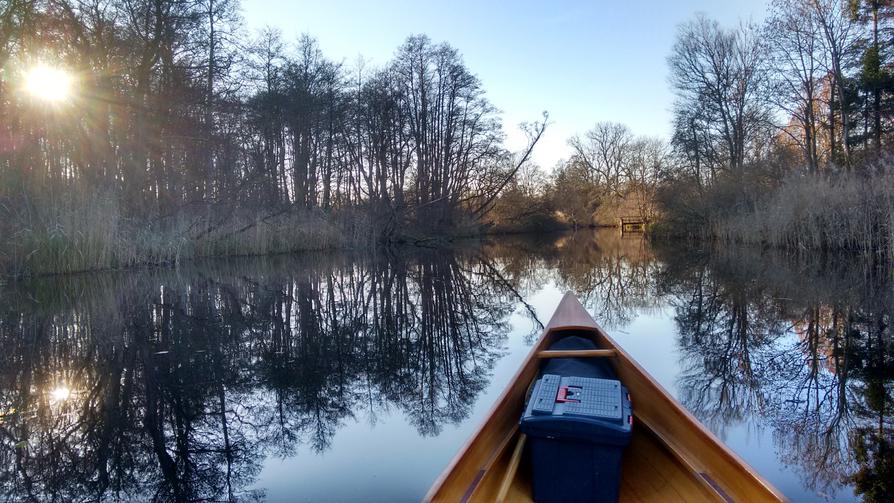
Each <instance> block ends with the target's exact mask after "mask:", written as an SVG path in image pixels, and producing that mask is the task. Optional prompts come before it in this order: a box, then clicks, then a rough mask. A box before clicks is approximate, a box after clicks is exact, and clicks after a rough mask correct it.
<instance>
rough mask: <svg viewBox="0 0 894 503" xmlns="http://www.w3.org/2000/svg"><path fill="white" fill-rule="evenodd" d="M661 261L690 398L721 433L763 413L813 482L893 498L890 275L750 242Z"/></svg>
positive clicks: (790, 460)
mask: <svg viewBox="0 0 894 503" xmlns="http://www.w3.org/2000/svg"><path fill="white" fill-rule="evenodd" d="M663 259H664V262H665V263H666V264H668V266H667V267H666V268H665V269H664V271H663V272H662V277H661V281H660V287H661V290H662V292H663V293H665V294H668V295H669V298H670V299H673V300H672V303H673V304H674V306H675V312H676V315H675V316H676V321H677V324H678V326H679V329H680V335H679V337H680V346H681V352H682V355H683V365H684V370H683V372H682V373H681V376H680V380H679V381H680V382H679V386H680V389H681V394H682V399H683V401H684V403H685V404H686V406H687V407H688V408H690V409H691V410H693V411H694V413H696V415H697V416H698V417H699V418H701V419H702V420H705V421H708V422H711V423H713V426H714V428H715V430H722V429H723V427H724V426H725V425H729V424H732V423H734V422H737V421H740V420H742V419H743V418H745V417H746V416H748V415H754V416H756V417H760V418H762V419H761V421H762V422H764V423H766V424H769V425H770V426H771V427H772V428H773V432H774V440H775V443H776V448H777V452H779V453H780V457H781V460H782V461H783V462H784V463H786V464H789V465H792V466H795V467H797V468H798V469H799V472H800V473H801V474H802V476H803V479H804V484H805V485H806V486H807V487H809V488H811V489H813V490H816V491H819V492H828V491H829V490H832V489H835V488H836V487H838V486H839V485H840V484H841V483H843V482H848V483H853V484H854V486H855V488H856V490H857V491H858V492H860V493H862V494H863V496H864V498H865V499H866V500H867V501H883V500H885V499H884V498H885V496H890V494H891V493H892V491H894V486H892V485H891V484H892V480H894V479H892V477H891V475H894V473H892V463H894V456H892V451H891V449H890V445H891V439H892V431H894V429H892V426H894V425H892V421H891V418H890V417H889V416H890V411H891V406H892V379H894V341H892V335H891V332H890V329H889V324H890V320H891V314H892V309H894V303H892V300H894V299H892V295H891V288H892V285H891V282H890V279H889V278H890V276H889V275H887V274H884V273H882V274H879V271H878V270H877V269H876V268H875V266H872V265H861V264H858V263H853V262H851V261H848V260H842V259H841V258H838V259H837V260H827V261H815V262H811V263H804V262H803V261H802V262H799V263H794V262H789V261H787V260H786V259H785V258H784V257H779V256H774V255H772V254H763V255H761V254H760V253H756V252H748V251H745V250H738V251H734V250H730V251H728V252H725V253H721V254H715V255H712V256H710V257H702V258H701V259H696V260H693V259H692V257H691V256H690V257H680V256H665V257H663ZM833 266H834V267H833Z"/></svg>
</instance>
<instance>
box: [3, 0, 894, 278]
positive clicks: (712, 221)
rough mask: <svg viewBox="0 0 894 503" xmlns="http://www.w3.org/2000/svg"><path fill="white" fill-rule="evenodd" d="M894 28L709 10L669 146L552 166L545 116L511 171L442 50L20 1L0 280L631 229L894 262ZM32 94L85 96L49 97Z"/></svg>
mask: <svg viewBox="0 0 894 503" xmlns="http://www.w3.org/2000/svg"><path fill="white" fill-rule="evenodd" d="M892 20H894V7H892V6H891V5H890V4H889V3H888V2H881V1H857V0H848V1H844V2H843V1H841V0H773V1H772V2H770V4H769V6H768V11H767V13H766V18H765V19H764V20H762V21H761V22H752V21H748V22H746V21H742V22H740V23H739V24H738V25H736V26H724V25H721V24H720V23H718V22H717V21H715V20H712V19H711V18H709V17H707V16H705V15H701V14H698V15H695V16H693V17H692V18H690V20H689V21H687V22H685V23H683V24H681V25H679V26H678V27H677V33H676V39H675V42H674V44H673V45H672V47H670V48H669V50H668V55H667V65H668V67H667V73H668V78H667V81H666V82H664V83H661V84H660V85H667V86H670V88H671V89H672V91H673V93H674V96H675V101H674V103H673V113H672V117H673V123H672V124H671V128H670V131H671V134H670V135H669V137H667V138H663V137H652V136H642V135H638V134H636V133H635V132H634V131H632V130H631V129H630V128H628V127H627V126H625V125H624V124H623V123H622V122H617V121H605V120H603V121H599V122H596V123H595V125H594V126H593V127H592V128H591V129H589V130H588V131H583V132H581V133H580V134H577V135H574V136H572V137H571V138H568V140H567V143H568V146H569V149H570V150H569V152H570V154H569V155H568V157H567V159H564V160H561V161H559V162H558V164H557V165H556V166H538V165H536V164H535V163H534V162H532V161H531V153H532V151H533V149H534V148H535V147H536V144H537V142H538V140H539V139H540V138H541V136H542V135H543V134H544V131H546V130H547V128H548V125H549V115H548V114H547V113H546V112H544V115H543V117H536V118H533V119H536V120H533V121H531V122H530V123H526V124H521V125H520V127H522V128H523V130H524V132H525V133H526V135H527V138H528V144H527V145H526V146H525V147H524V148H522V149H521V150H520V151H517V152H512V151H510V150H509V149H507V147H506V141H505V140H506V131H504V129H503V128H504V126H503V124H502V121H501V114H500V111H499V110H497V109H496V107H495V106H494V105H493V104H492V103H491V102H490V101H489V99H488V97H487V95H486V93H485V89H484V87H483V84H482V83H481V81H480V80H479V79H478V77H477V76H476V74H475V73H474V69H471V68H469V67H467V66H466V64H465V63H464V61H463V58H462V55H461V54H460V53H459V51H458V50H457V49H455V48H454V47H452V46H450V45H449V44H448V43H446V42H439V41H434V40H432V39H430V38H428V37H427V36H425V35H412V36H409V37H408V38H407V39H406V40H405V42H404V43H403V44H402V45H400V46H399V47H397V48H396V49H395V51H394V54H393V56H392V58H391V60H390V61H387V62H386V63H385V64H383V65H379V66H372V65H369V64H367V63H365V62H364V61H363V60H362V59H359V60H357V61H355V62H344V61H335V60H332V59H329V58H327V57H326V55H324V54H323V52H322V50H321V49H320V46H319V44H318V42H317V41H316V40H315V39H314V38H313V37H312V36H311V35H301V36H299V37H292V36H285V35H283V34H282V33H280V32H279V31H277V30H276V29H274V28H267V29H265V30H263V31H261V32H259V33H255V34H248V33H245V29H244V28H243V27H242V25H241V19H240V14H239V3H238V0H9V1H6V2H4V3H3V5H2V6H0V64H2V72H0V117H3V121H2V122H0V233H2V235H3V236H4V239H3V240H2V243H0V269H2V270H3V272H4V274H5V275H12V276H26V275H40V274H47V273H60V272H75V271H85V270H95V269H106V268H121V267H126V266H130V265H137V264H158V263H176V262H179V261H181V260H184V259H189V258H192V257H199V256H221V255H264V254H271V253H282V252H291V251H297V250H305V249H324V248H351V247H355V248H356V247H367V246H376V245H390V244H395V243H411V244H416V245H423V246H439V245H442V244H444V243H445V242H448V241H451V240H453V239H455V238H459V237H468V236H481V235H484V234H487V233H508V232H532V231H536V232H543V231H547V230H553V229H561V228H576V227H589V226H601V225H616V222H617V217H618V216H622V215H623V214H625V213H628V214H629V213H634V214H638V215H641V216H642V217H643V218H644V220H645V221H647V222H648V223H649V230H650V232H651V234H652V236H653V237H656V238H659V239H665V238H666V239H671V238H680V237H683V238H689V239H696V240H699V241H715V242H720V243H725V242H726V243H729V242H741V243H750V244H756V245H764V246H772V247H780V248H788V249H791V250H797V251H798V252H799V253H801V252H804V253H811V252H812V251H814V250H828V249H846V250H853V251H857V252H859V253H862V254H866V255H871V256H874V257H884V258H885V260H889V259H890V258H891V257H892V254H894V247H892V242H894V195H892V194H894V175H892V174H890V170H889V169H888V164H889V162H890V159H891V153H890V152H889V151H890V148H889V146H888V144H889V142H890V138H891V134H892V121H894V118H892V113H891V111H892V100H894V51H892V44H894V21H892ZM48 62H52V65H50V64H49V63H48ZM57 68H65V69H67V71H68V72H67V73H65V74H62V73H58V74H54V73H53V72H54V71H57V70H56V69H57ZM35 75H36V76H37V77H38V78H43V79H44V80H47V79H49V80H55V81H62V80H64V81H65V82H64V84H66V85H67V86H68V87H69V88H70V91H71V92H70V93H69V95H68V96H66V97H65V98H66V99H59V98H60V97H59V96H53V95H52V93H49V94H48V93H43V94H42V95H41V94H40V93H35V92H34V91H35V89H34V86H31V87H30V88H29V86H28V85H27V83H28V82H29V80H31V79H34V78H35ZM23 83H24V84H23ZM57 84H58V82H57ZM57 87H58V86H57Z"/></svg>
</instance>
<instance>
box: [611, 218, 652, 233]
mask: <svg viewBox="0 0 894 503" xmlns="http://www.w3.org/2000/svg"><path fill="white" fill-rule="evenodd" d="M647 223H648V221H647V220H646V218H645V217H643V216H640V215H631V216H626V217H621V218H619V219H618V228H619V229H621V234H624V233H627V232H645V231H646V224H647Z"/></svg>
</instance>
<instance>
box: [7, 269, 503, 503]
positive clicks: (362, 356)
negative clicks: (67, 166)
mask: <svg viewBox="0 0 894 503" xmlns="http://www.w3.org/2000/svg"><path fill="white" fill-rule="evenodd" d="M489 267H492V265H491V264H487V263H483V262H482V261H481V260H480V259H475V258H471V257H467V256H464V255H463V254H454V253H448V252H431V253H426V254H423V255H422V256H419V255H416V256H414V257H412V258H410V257H404V256H401V255H398V256H389V257H382V258H380V259H376V260H360V261H357V260H351V259H348V258H338V257H335V258H332V257H328V258H324V257H315V258H313V259H309V258H306V259H282V260H279V261H278V262H277V263H276V264H275V265H273V266H271V265H270V264H269V263H265V265H263V266H261V265H259V264H255V263H248V264H246V263H238V264H227V263H222V262H215V263H214V264H208V265H205V266H201V267H197V268H195V270H189V271H183V272H174V271H150V272H143V273H140V274H127V275H106V276H100V277H93V278H84V277H74V278H68V279H65V280H54V281H44V282H42V283H39V284H35V285H31V286H29V287H28V288H17V289H11V288H8V289H7V290H6V291H4V292H3V294H2V295H3V302H2V311H0V347H2V348H3V352H2V353H0V463H2V466H3V467H4V468H3V469H2V470H0V495H2V496H3V498H6V499H34V500H54V501H84V500H99V499H120V500H131V499H151V500H159V501H167V500H170V501H174V500H180V501H182V500H196V499H213V500H231V501H232V500H256V499H261V498H263V492H261V491H256V490H250V489H247V488H250V487H251V486H252V485H253V482H254V480H255V479H256V477H257V475H258V473H259V471H260V469H261V466H262V462H263V460H264V458H265V457H266V456H268V455H280V456H286V455H291V454H294V452H295V449H296V448H297V447H298V446H299V445H303V444H306V445H307V446H308V447H309V448H310V449H312V450H314V451H323V450H326V449H327V448H328V447H329V445H330V442H331V441H332V438H333V435H334V434H335V432H336V431H337V430H338V429H339V427H340V426H341V425H342V424H343V423H344V421H346V420H348V419H359V418H360V417H361V416H363V417H366V418H368V419H369V420H370V421H375V420H376V417H377V415H378V414H380V413H382V412H383V411H388V410H391V409H397V410H399V411H400V412H401V413H402V414H404V415H405V416H406V417H408V418H409V420H410V422H411V423H412V424H413V425H414V426H415V427H416V429H417V430H418V432H419V433H420V434H423V435H435V434H437V433H438V432H439V431H440V429H441V428H442V427H443V425H445V424H453V423H457V422H459V421H461V420H463V419H464V418H465V417H467V416H468V414H469V413H470V409H471V407H472V404H473V403H474V400H475V398H476V397H477V396H478V394H479V393H480V392H481V390H482V389H483V388H484V387H485V386H486V384H487V382H488V378H489V374H490V371H491V369H492V367H493V364H494V362H495V359H496V358H497V357H498V356H499V355H500V351H501V348H502V345H503V340H504V339H505V334H506V331H507V325H506V318H507V317H508V315H509V314H510V312H511V311H512V309H513V308H514V306H515V304H514V300H513V299H512V294H511V293H509V292H508V291H507V287H506V285H505V284H503V283H500V282H494V281H492V279H491V277H490V275H489V270H490V269H488V268H489ZM510 286H511V285H510Z"/></svg>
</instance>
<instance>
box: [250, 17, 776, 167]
mask: <svg viewBox="0 0 894 503" xmlns="http://www.w3.org/2000/svg"><path fill="white" fill-rule="evenodd" d="M765 9H766V2H765V1H764V0H741V1H737V2H733V1H720V0H715V1H710V0H686V1H679V2H673V1H670V0H667V1H638V2H636V1H634V2H625V1H615V2H608V1H585V0H578V1H570V0H560V1H549V0H541V1H539V2H538V1H529V0H516V1H512V2H509V1H486V0H479V1H471V0H452V1H450V0H448V1H443V0H442V1H439V2H434V1H424V0H378V1H373V0H369V1H348V0H315V1H294V0H292V1H289V0H242V15H243V18H244V20H245V27H246V28H247V29H248V30H249V31H250V32H255V31H257V30H259V29H261V28H262V27H264V26H268V25H269V26H273V27H277V28H279V29H280V30H282V33H283V36H284V38H285V39H286V40H287V41H293V40H296V39H297V36H298V35H299V34H301V33H308V34H310V35H312V36H314V37H316V38H317V39H318V40H319V42H320V46H321V47H322V49H323V51H324V53H325V54H326V55H327V56H328V57H329V58H332V59H335V60H337V61H344V62H345V63H346V64H348V65H352V64H354V63H355V62H356V61H357V59H358V57H359V56H363V57H364V59H365V60H366V61H367V62H368V64H371V65H374V66H380V65H383V64H385V63H386V62H387V61H388V60H389V59H390V58H391V56H392V55H393V54H394V52H395V50H396V49H397V47H398V46H399V45H400V44H401V43H402V42H403V40H404V39H405V38H406V37H407V36H408V35H410V34H414V33H425V34H427V35H429V36H430V37H431V38H432V39H433V40H435V41H446V42H449V43H450V44H451V45H453V46H454V47H456V48H457V49H459V51H460V52H461V53H462V55H463V57H464V59H465V61H466V64H467V65H468V67H469V68H470V69H471V70H472V71H473V72H474V73H475V74H476V75H478V77H479V78H480V79H481V81H482V82H483V84H484V88H485V90H486V91H487V95H488V97H489V99H490V101H491V102H492V103H494V105H496V106H497V107H498V108H499V109H500V110H502V112H503V113H502V117H503V122H504V127H505V129H506V133H507V135H508V146H509V147H510V148H513V149H518V148H521V147H522V146H523V144H524V136H523V135H522V133H521V132H520V131H519V130H518V127H517V124H518V123H520V122H522V121H531V120H536V119H539V117H540V112H541V111H543V110H548V111H549V112H550V121H551V122H553V124H552V126H550V128H549V129H548V130H547V133H546V134H545V135H544V138H543V140H542V142H541V144H540V145H539V146H538V150H537V152H536V153H535V157H534V159H535V161H536V162H538V163H539V164H540V165H541V166H543V167H544V168H547V169H550V168H552V167H553V166H554V165H555V164H556V162H557V161H558V160H559V159H561V158H564V157H567V156H568V154H569V149H568V146H567V139H568V138H569V137H570V136H571V135H573V134H575V133H582V132H584V131H585V130H587V129H588V128H590V127H592V125H593V124H595V123H596V122H598V121H616V122H623V123H625V124H627V125H628V126H629V127H630V128H631V129H632V130H633V131H634V132H635V133H637V134H647V135H657V136H664V137H668V136H669V132H670V108H671V105H672V102H673V95H672V93H671V91H670V89H669V87H668V82H667V64H666V58H667V55H668V52H669V50H670V47H671V45H672V44H673V39H674V34H675V30H676V27H677V25H678V24H680V23H682V22H684V21H686V20H687V19H689V18H691V17H692V16H693V15H694V14H695V13H697V12H703V13H705V14H707V15H708V16H710V17H713V18H715V19H717V20H718V21H720V22H721V23H723V24H725V25H730V26H731V25H735V24H737V23H738V22H739V20H740V19H741V20H749V19H751V20H753V21H761V20H763V17H764V15H765Z"/></svg>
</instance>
